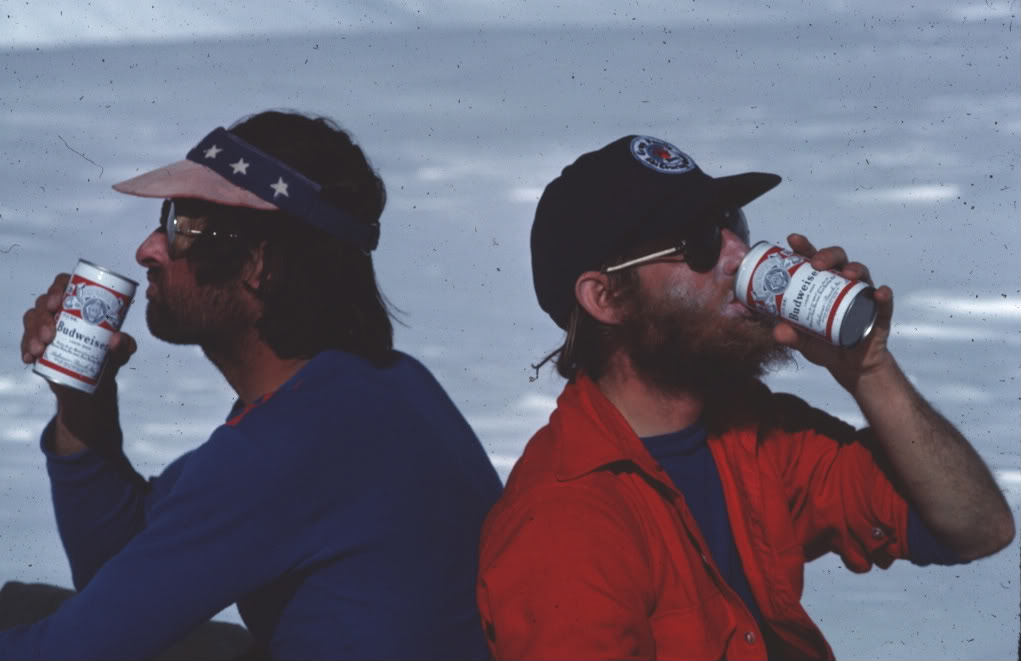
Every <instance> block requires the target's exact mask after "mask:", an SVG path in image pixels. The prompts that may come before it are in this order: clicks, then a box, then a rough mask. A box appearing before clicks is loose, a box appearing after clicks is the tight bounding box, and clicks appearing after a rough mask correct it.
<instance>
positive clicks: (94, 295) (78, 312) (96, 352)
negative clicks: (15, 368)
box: [32, 259, 138, 393]
mask: <svg viewBox="0 0 1021 661" xmlns="http://www.w3.org/2000/svg"><path fill="white" fill-rule="evenodd" d="M137 287H138V283H137V282H135V281H134V280H130V279H128V278H125V277H124V276H122V275H119V274H117V273H114V272H113V271H110V270H109V269H105V268H103V267H101V266H97V265H95V264H93V263H91V262H87V261H85V260H84V259H80V260H78V264H77V266H75V269H74V271H73V272H72V273H71V278H70V280H69V281H68V283H67V287H66V288H65V290H64V295H63V299H62V301H61V306H60V312H59V313H58V315H57V318H56V333H55V335H54V338H53V341H52V342H51V343H50V344H49V346H47V347H46V351H45V352H43V355H42V356H40V357H39V359H38V360H36V362H35V367H34V368H33V370H32V371H33V372H35V373H36V374H38V375H40V376H42V377H43V378H45V379H47V380H48V381H50V382H52V383H57V384H60V385H62V386H68V387H70V388H75V389H77V390H81V391H84V392H87V393H92V392H95V390H96V385H97V384H98V383H99V378H100V376H101V374H102V372H103V366H104V364H105V363H106V354H107V352H108V351H109V348H110V338H111V337H113V334H114V333H116V332H117V331H119V330H120V327H121V325H122V324H123V323H124V317H125V315H126V314H127V312H128V307H129V306H130V305H131V301H132V299H133V298H134V296H135V289H136V288H137Z"/></svg>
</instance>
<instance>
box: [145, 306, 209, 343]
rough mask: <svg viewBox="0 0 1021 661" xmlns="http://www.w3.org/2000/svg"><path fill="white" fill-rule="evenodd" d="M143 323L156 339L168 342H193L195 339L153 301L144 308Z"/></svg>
mask: <svg viewBox="0 0 1021 661" xmlns="http://www.w3.org/2000/svg"><path fill="white" fill-rule="evenodd" d="M145 323H146V325H147V326H148V327H149V333H151V334H152V336H153V337H155V338H156V339H157V340H163V341H164V342H169V343H170V344H195V343H196V342H195V339H194V338H192V337H190V334H188V333H187V332H186V331H185V330H184V329H182V328H181V327H180V324H177V323H175V321H174V319H173V318H172V317H171V315H170V314H169V313H168V311H167V310H166V309H165V308H163V307H162V306H160V305H158V304H157V303H155V302H153V301H149V305H148V306H147V307H146V309H145Z"/></svg>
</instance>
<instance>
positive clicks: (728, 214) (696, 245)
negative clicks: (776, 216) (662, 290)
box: [603, 207, 749, 273]
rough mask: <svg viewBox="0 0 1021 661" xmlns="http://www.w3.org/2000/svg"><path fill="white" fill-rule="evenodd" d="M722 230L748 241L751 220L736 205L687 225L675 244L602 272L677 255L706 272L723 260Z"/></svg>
mask: <svg viewBox="0 0 1021 661" xmlns="http://www.w3.org/2000/svg"><path fill="white" fill-rule="evenodd" d="M723 230H730V231H731V232H733V233H734V234H735V235H736V236H737V238H739V239H741V240H742V241H744V242H745V243H746V244H747V243H748V240H749V232H748V219H747V218H745V215H744V212H743V211H741V209H740V208H738V207H734V208H732V209H726V210H724V211H722V212H720V214H719V217H718V218H716V219H715V220H714V221H713V222H705V223H701V224H700V225H697V226H693V227H686V228H685V233H684V235H683V237H677V238H675V239H673V245H672V246H670V247H669V248H665V249H663V250H658V251H656V252H653V253H650V254H648V255H642V256H641V257H636V258H634V259H629V260H628V261H626V262H622V263H620V264H614V265H613V266H608V267H606V268H605V269H603V273H613V272H614V271H621V270H623V269H627V268H631V267H632V266H639V265H641V264H647V263H649V262H654V261H656V260H659V259H663V258H664V257H673V256H675V255H679V256H680V257H681V258H682V259H683V260H684V262H685V263H686V264H687V265H688V267H689V268H690V269H691V270H692V271H696V272H698V273H706V272H707V271H710V270H712V268H713V267H714V266H716V262H717V261H719V259H720V250H721V249H722V248H723Z"/></svg>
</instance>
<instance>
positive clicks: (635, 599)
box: [478, 487, 655, 659]
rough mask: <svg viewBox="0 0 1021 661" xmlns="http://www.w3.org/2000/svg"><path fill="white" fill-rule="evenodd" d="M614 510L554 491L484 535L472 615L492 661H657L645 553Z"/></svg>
mask: <svg viewBox="0 0 1021 661" xmlns="http://www.w3.org/2000/svg"><path fill="white" fill-rule="evenodd" d="M639 540H640V533H639V532H638V531H637V530H636V528H635V527H634V525H633V524H631V523H630V522H629V521H628V520H627V517H626V516H622V515H621V513H620V512H619V510H616V509H615V508H614V507H613V506H612V505H607V504H604V503H602V502H600V501H599V500H598V499H596V498H593V497H591V496H590V495H589V494H585V493H575V492H574V491H572V489H570V488H569V487H567V488H552V489H547V490H544V491H541V492H538V493H534V494H530V496H529V498H528V502H527V503H522V504H521V505H519V506H517V507H514V508H512V509H511V510H505V511H501V512H500V513H499V514H497V515H496V516H491V517H490V519H489V520H487V522H486V525H485V527H484V529H483V540H482V557H481V563H480V576H479V585H478V599H479V608H480V612H481V614H482V618H483V626H484V628H485V629H486V633H487V636H488V640H489V644H490V648H491V649H492V651H493V652H494V654H495V656H496V657H497V658H515V659H525V658H544V659H554V658H573V659H580V658H586V659H597V658H630V657H637V656H643V655H645V656H648V655H649V654H651V653H653V652H654V649H655V648H654V643H653V642H652V632H651V630H650V627H649V613H650V612H651V610H652V607H653V603H652V598H651V597H650V595H651V594H652V589H651V578H650V576H649V570H648V562H647V552H646V550H645V549H643V548H642V545H641V542H640V541H639Z"/></svg>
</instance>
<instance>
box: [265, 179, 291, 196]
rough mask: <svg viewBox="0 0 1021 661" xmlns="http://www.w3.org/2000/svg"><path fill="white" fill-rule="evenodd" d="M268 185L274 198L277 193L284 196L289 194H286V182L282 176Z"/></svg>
mask: <svg viewBox="0 0 1021 661" xmlns="http://www.w3.org/2000/svg"><path fill="white" fill-rule="evenodd" d="M269 187H270V188H272V189H273V197H274V198H275V197H276V196H277V195H283V196H284V197H290V195H288V194H287V182H286V181H284V178H283V177H280V178H279V179H277V182H276V183H275V184H270V185H269Z"/></svg>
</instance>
